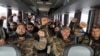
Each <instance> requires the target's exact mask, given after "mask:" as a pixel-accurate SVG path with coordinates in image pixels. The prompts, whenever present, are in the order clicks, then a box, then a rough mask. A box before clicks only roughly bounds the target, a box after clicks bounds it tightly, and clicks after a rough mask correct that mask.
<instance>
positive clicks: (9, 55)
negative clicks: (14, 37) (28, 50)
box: [0, 45, 21, 56]
mask: <svg viewBox="0 0 100 56" xmlns="http://www.w3.org/2000/svg"><path fill="white" fill-rule="evenodd" d="M0 56H21V52H20V50H18V49H17V48H16V47H15V46H10V45H5V46H0Z"/></svg>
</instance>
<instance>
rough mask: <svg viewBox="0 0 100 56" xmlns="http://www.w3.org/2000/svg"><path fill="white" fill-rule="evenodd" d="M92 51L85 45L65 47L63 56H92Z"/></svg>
mask: <svg viewBox="0 0 100 56" xmlns="http://www.w3.org/2000/svg"><path fill="white" fill-rule="evenodd" d="M93 53H94V52H93V50H92V48H91V47H89V46H86V45H72V46H69V47H66V48H65V50H64V53H63V56H93Z"/></svg>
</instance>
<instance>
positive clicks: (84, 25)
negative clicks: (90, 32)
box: [79, 22, 87, 28]
mask: <svg viewBox="0 0 100 56" xmlns="http://www.w3.org/2000/svg"><path fill="white" fill-rule="evenodd" d="M79 26H80V27H82V28H85V27H86V26H87V24H86V23H85V22H81V23H80V24H79Z"/></svg>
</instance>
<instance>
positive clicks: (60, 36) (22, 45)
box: [0, 16, 100, 56]
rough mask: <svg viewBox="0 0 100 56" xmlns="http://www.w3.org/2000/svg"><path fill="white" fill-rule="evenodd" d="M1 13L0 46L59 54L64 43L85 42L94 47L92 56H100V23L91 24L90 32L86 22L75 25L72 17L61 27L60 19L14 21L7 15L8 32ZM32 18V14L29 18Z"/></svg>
mask: <svg viewBox="0 0 100 56" xmlns="http://www.w3.org/2000/svg"><path fill="white" fill-rule="evenodd" d="M4 19H5V17H4V16H1V18H0V23H1V24H0V45H5V44H13V45H15V46H17V47H18V48H19V49H20V50H21V53H22V56H62V55H63V50H64V47H65V46H68V45H72V44H84V45H88V46H90V47H92V48H93V50H94V56H100V26H99V25H93V27H92V28H91V33H89V34H88V33H86V32H84V30H83V28H85V27H86V26H87V25H86V23H84V22H80V23H79V24H77V21H78V20H77V18H73V19H72V21H71V23H70V25H69V26H63V25H62V24H61V22H60V21H59V20H55V21H52V20H51V19H49V17H47V16H43V17H41V18H40V19H41V20H40V23H39V21H34V23H32V22H31V21H29V22H28V23H22V22H20V21H18V22H13V21H12V20H11V19H12V17H9V22H8V23H9V25H10V26H9V31H8V30H7V29H5V28H3V27H2V22H3V20H4ZM30 19H31V17H30Z"/></svg>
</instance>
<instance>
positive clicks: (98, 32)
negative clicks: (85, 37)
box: [92, 28, 100, 38]
mask: <svg viewBox="0 0 100 56" xmlns="http://www.w3.org/2000/svg"><path fill="white" fill-rule="evenodd" d="M92 36H93V37H94V38H99V37H100V29H99V28H94V29H92Z"/></svg>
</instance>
